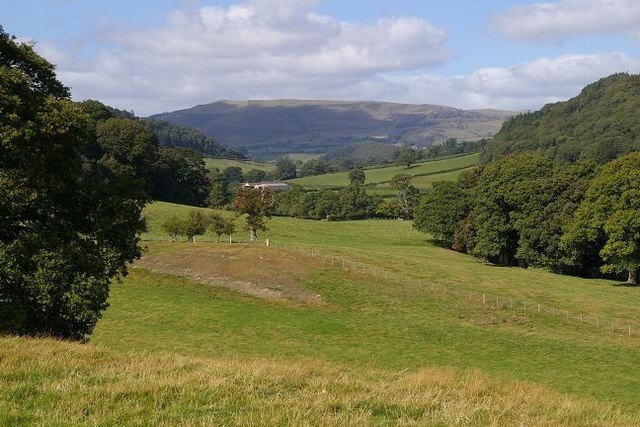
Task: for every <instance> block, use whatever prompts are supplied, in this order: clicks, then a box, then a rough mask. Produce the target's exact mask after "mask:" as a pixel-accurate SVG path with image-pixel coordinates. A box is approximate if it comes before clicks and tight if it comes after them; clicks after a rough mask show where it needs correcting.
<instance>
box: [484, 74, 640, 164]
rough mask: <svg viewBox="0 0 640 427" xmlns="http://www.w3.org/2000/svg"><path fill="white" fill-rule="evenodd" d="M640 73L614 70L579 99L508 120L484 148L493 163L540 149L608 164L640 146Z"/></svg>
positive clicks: (562, 158) (560, 157) (556, 156)
mask: <svg viewBox="0 0 640 427" xmlns="http://www.w3.org/2000/svg"><path fill="white" fill-rule="evenodd" d="M639 111H640V75H632V74H624V73H621V74H613V75H611V76H609V77H606V78H603V79H601V80H599V81H597V82H595V83H592V84H590V85H588V86H586V87H585V88H584V89H583V90H582V92H581V93H580V94H579V95H578V96H576V97H575V98H571V99H569V100H568V101H565V102H558V103H555V104H549V105H546V106H545V107H543V108H542V109H540V110H539V111H536V112H532V113H526V114H521V115H518V116H515V117H513V118H512V119H510V120H507V121H506V122H505V123H504V125H503V126H502V129H501V130H500V132H498V133H497V134H496V135H495V136H494V137H493V139H492V140H491V142H490V143H489V144H488V145H487V146H486V149H485V151H484V160H485V161H491V160H495V159H498V158H501V157H504V156H507V155H510V154H516V153H522V152H535V153H538V154H541V155H544V156H547V157H550V158H552V159H553V160H554V161H555V162H558V163H570V162H575V161H577V160H580V159H591V160H594V161H596V162H597V163H606V162H608V161H610V160H613V159H615V158H616V157H618V156H620V155H622V154H625V153H630V152H634V151H638V150H640V120H639V119H638V112H639Z"/></svg>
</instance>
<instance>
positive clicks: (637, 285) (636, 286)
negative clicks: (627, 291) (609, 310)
mask: <svg viewBox="0 0 640 427" xmlns="http://www.w3.org/2000/svg"><path fill="white" fill-rule="evenodd" d="M613 286H615V287H621V288H638V289H640V284H638V283H636V284H633V283H627V282H619V283H614V284H613Z"/></svg>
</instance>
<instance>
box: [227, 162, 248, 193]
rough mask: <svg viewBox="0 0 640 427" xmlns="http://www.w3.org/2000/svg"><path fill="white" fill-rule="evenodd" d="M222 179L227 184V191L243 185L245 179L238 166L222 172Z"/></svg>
mask: <svg viewBox="0 0 640 427" xmlns="http://www.w3.org/2000/svg"><path fill="white" fill-rule="evenodd" d="M222 179H223V180H224V182H226V183H227V189H229V190H231V188H232V187H234V186H237V185H238V184H241V183H242V182H243V181H244V180H245V179H244V174H243V173H242V168H240V167H238V166H229V167H226V168H224V169H223V170H222Z"/></svg>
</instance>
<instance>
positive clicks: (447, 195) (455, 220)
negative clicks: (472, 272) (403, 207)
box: [413, 181, 473, 247]
mask: <svg viewBox="0 0 640 427" xmlns="http://www.w3.org/2000/svg"><path fill="white" fill-rule="evenodd" d="M472 206H473V200H472V197H471V194H470V193H469V191H467V190H466V189H464V188H463V187H462V186H461V185H460V184H459V183H457V182H452V181H436V182H434V183H433V188H432V189H431V190H429V191H428V192H427V193H426V194H425V195H424V196H422V200H421V202H420V204H419V205H418V206H417V207H416V210H415V213H414V217H413V227H414V228H415V229H416V230H418V231H422V232H424V233H431V234H433V236H434V237H435V238H436V239H437V240H440V241H441V242H442V243H444V244H445V245H446V246H448V247H451V245H452V244H453V242H454V238H455V235H456V230H457V228H458V225H459V223H460V221H462V219H463V218H465V217H466V216H467V215H468V214H469V212H470V210H471V208H472Z"/></svg>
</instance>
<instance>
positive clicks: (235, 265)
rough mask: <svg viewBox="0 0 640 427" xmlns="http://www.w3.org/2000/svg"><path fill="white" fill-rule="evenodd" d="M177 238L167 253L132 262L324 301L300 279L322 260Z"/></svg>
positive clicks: (270, 295) (281, 297)
mask: <svg viewBox="0 0 640 427" xmlns="http://www.w3.org/2000/svg"><path fill="white" fill-rule="evenodd" d="M192 245H193V244H189V243H184V244H180V243H176V244H175V246H174V245H172V247H171V251H170V252H163V253H155V254H149V255H146V256H144V257H143V258H142V259H140V260H139V261H138V262H136V263H135V265H134V266H135V267H139V268H145V269H147V270H150V271H155V272H158V273H166V274H174V275H178V276H184V277H188V278H190V279H192V280H194V281H196V282H199V283H204V284H208V285H214V286H220V287H224V288H227V289H231V290H233V291H236V292H240V293H243V294H247V295H252V296H254V297H258V298H262V299H265V300H269V301H298V302H304V303H307V304H316V305H324V304H325V302H324V300H323V299H322V296H320V295H318V294H316V293H315V292H313V291H312V290H309V289H305V288H304V287H303V286H302V285H301V284H302V283H304V281H305V279H306V278H307V277H308V276H309V274H310V272H311V271H312V270H313V269H314V268H321V264H320V263H319V262H318V261H317V260H316V259H315V258H313V257H311V256H308V255H306V254H303V253H298V252H295V251H286V250H283V249H278V248H267V247H263V246H251V245H229V246H226V245H225V244H221V243H218V244H216V243H210V244H209V243H202V244H197V247H194V246H192Z"/></svg>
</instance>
